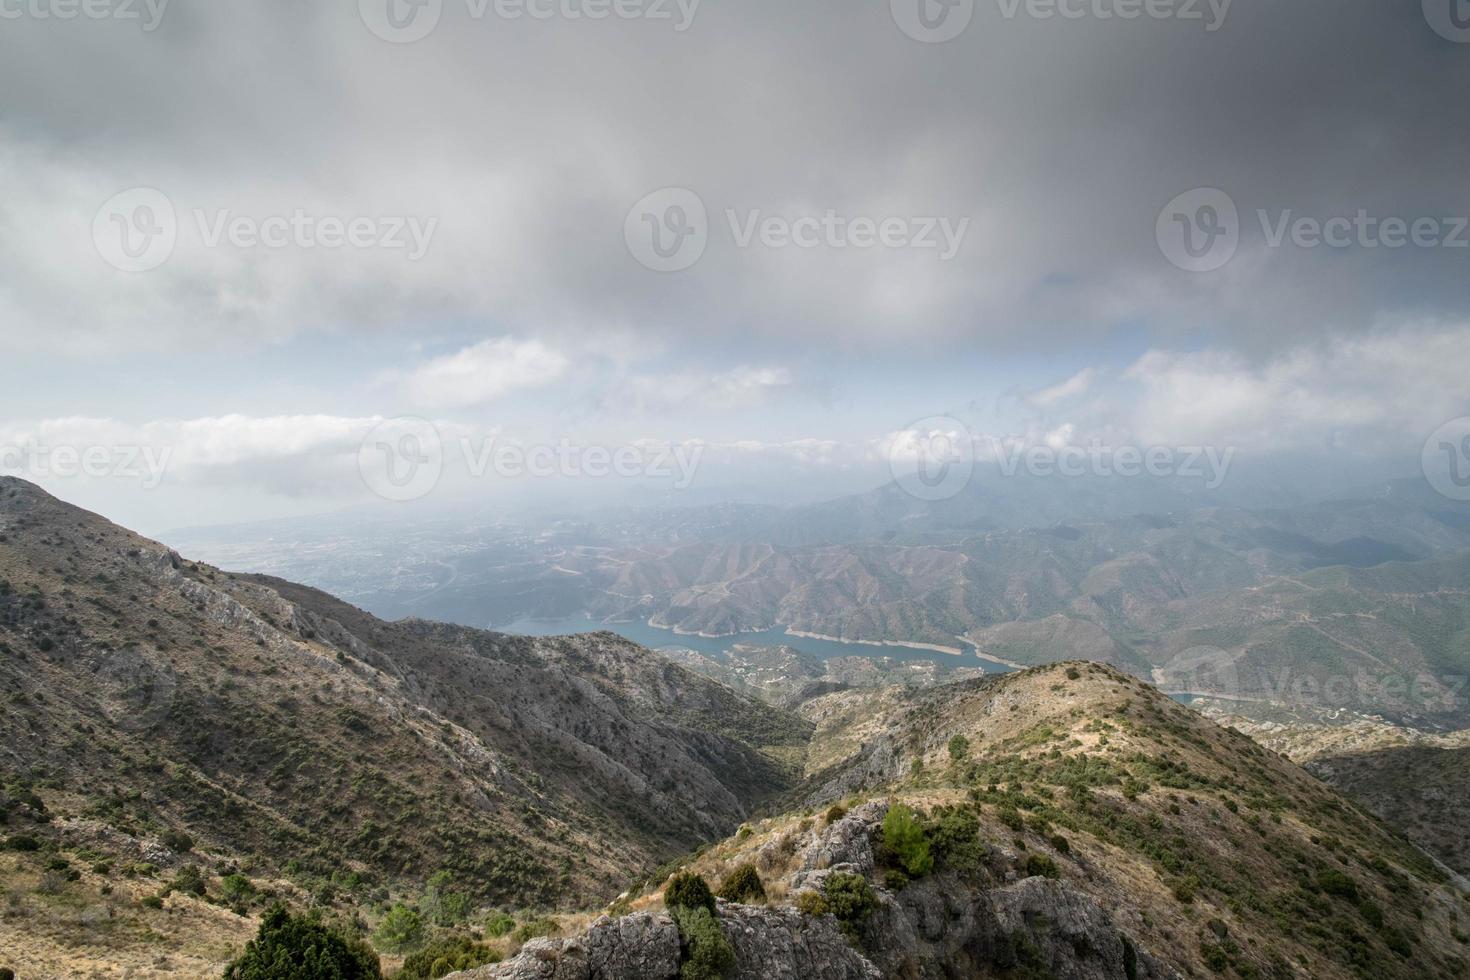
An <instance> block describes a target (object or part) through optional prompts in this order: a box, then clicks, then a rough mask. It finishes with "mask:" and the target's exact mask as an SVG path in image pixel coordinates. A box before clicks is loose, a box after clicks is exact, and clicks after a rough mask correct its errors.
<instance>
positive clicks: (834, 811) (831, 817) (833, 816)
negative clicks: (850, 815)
mask: <svg viewBox="0 0 1470 980" xmlns="http://www.w3.org/2000/svg"><path fill="white" fill-rule="evenodd" d="M845 816H847V808H846V807H844V806H842V804H840V803H834V804H832V808H831V809H830V810H828V811H827V822H828V823H829V824H832V823H836V822H837V821H839V820H841V819H842V818H843V817H845Z"/></svg>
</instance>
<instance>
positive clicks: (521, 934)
mask: <svg viewBox="0 0 1470 980" xmlns="http://www.w3.org/2000/svg"><path fill="white" fill-rule="evenodd" d="M560 930H561V926H560V925H559V924H558V923H557V921H556V920H555V919H532V920H530V921H529V922H523V923H521V927H520V928H519V929H517V930H516V931H515V932H513V933H511V934H510V938H511V939H513V940H515V941H516V942H518V943H523V942H525V941H526V940H528V939H536V938H539V937H541V936H550V935H553V934H554V933H556V932H559V931H560Z"/></svg>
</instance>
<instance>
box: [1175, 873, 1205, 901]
mask: <svg viewBox="0 0 1470 980" xmlns="http://www.w3.org/2000/svg"><path fill="white" fill-rule="evenodd" d="M1198 891H1199V878H1197V877H1195V876H1194V875H1189V876H1188V877H1186V878H1181V879H1179V880H1178V881H1176V882H1175V883H1174V897H1175V898H1177V899H1179V901H1181V902H1183V903H1184V904H1185V905H1188V904H1189V903H1190V902H1193V901H1194V896H1195V893H1196V892H1198Z"/></svg>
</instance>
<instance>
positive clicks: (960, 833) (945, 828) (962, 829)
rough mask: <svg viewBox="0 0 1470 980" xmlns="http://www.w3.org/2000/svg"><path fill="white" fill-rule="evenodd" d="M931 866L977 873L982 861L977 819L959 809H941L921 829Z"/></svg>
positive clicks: (970, 811) (973, 814) (981, 846)
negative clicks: (924, 828)
mask: <svg viewBox="0 0 1470 980" xmlns="http://www.w3.org/2000/svg"><path fill="white" fill-rule="evenodd" d="M925 833H926V834H927V835H928V838H929V850H930V853H931V854H932V855H933V856H934V863H935V864H936V865H937V866H938V867H939V868H940V869H941V870H945V871H978V870H979V869H980V865H981V863H982V862H983V861H984V860H985V853H986V851H985V845H984V844H983V843H981V841H980V820H979V818H978V817H976V816H975V813H974V811H972V810H969V809H966V808H963V807H941V808H940V809H938V810H937V811H935V814H934V817H933V818H932V819H931V820H930V821H929V826H928V827H927V829H926V830H925Z"/></svg>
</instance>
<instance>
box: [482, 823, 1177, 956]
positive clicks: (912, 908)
mask: <svg viewBox="0 0 1470 980" xmlns="http://www.w3.org/2000/svg"><path fill="white" fill-rule="evenodd" d="M887 809H888V805H887V804H886V803H884V802H882V801H873V802H869V803H865V804H863V805H862V806H859V807H856V808H854V809H853V810H852V812H850V813H848V814H847V815H845V816H843V817H842V818H841V819H839V820H835V821H833V822H832V823H831V824H829V825H827V826H826V827H824V828H821V829H819V830H808V831H806V832H805V833H803V834H800V835H793V834H787V835H783V836H782V837H780V838H777V839H776V840H774V841H772V842H771V843H770V845H768V847H770V848H772V849H773V854H775V853H784V854H792V855H794V856H795V860H794V861H793V862H792V863H793V864H794V865H795V870H794V871H792V872H791V873H790V874H789V875H788V876H787V877H786V885H787V889H788V892H789V893H790V894H791V895H796V894H798V893H800V892H803V891H816V892H820V891H821V890H822V886H823V884H824V882H825V881H826V880H827V878H828V877H830V876H831V875H834V874H838V873H848V874H858V875H862V876H864V877H867V878H870V879H871V878H872V877H873V875H874V872H875V867H876V863H875V860H874V854H873V843H872V841H873V835H874V833H875V832H876V831H877V829H878V827H879V826H880V825H881V824H882V822H883V817H884V814H885V813H886V812H887ZM759 853H760V852H757V854H758V855H759ZM995 854H996V856H997V857H998V859H999V860H1000V861H1001V863H1003V864H1007V865H1009V864H1011V863H1012V858H1008V857H1006V856H1005V855H1003V854H1001V853H1000V852H998V851H997V852H995ZM757 863H760V861H759V857H758V858H757ZM774 863H775V860H774V859H773V860H772V861H771V862H767V864H774ZM986 881H989V882H992V883H993V884H992V885H987V884H985V883H984V882H986ZM874 891H875V893H876V894H877V896H878V900H879V903H880V905H879V908H878V909H877V911H875V912H874V913H873V914H872V915H871V916H870V917H869V918H868V920H867V921H866V922H865V923H864V924H863V929H862V932H863V937H862V942H861V944H860V948H859V946H855V945H853V943H851V942H850V941H849V940H848V939H847V938H846V937H845V936H844V935H843V933H842V931H841V930H840V929H839V927H838V924H837V921H836V920H835V919H833V918H831V917H830V916H808V915H804V914H802V913H801V912H799V911H797V910H796V909H795V908H791V907H787V906H771V907H763V906H748V905H736V904H731V903H726V902H723V901H722V902H720V903H719V915H718V918H719V921H720V926H721V928H722V929H723V930H724V932H725V936H726V938H728V939H729V940H730V943H731V945H732V946H733V947H734V949H735V960H736V966H735V970H734V972H733V973H732V974H731V977H732V978H733V980H785V978H790V980H878V978H882V977H896V978H903V980H927V978H934V980H949V978H952V977H968V976H989V975H992V974H994V973H996V972H1003V971H1007V970H1020V971H1030V972H1031V973H1034V974H1036V975H1044V976H1050V977H1055V978H1057V980H1119V978H1127V980H1177V978H1178V977H1179V974H1178V973H1177V972H1176V971H1174V970H1173V969H1172V968H1170V967H1168V966H1166V965H1164V964H1162V963H1160V962H1159V961H1158V960H1156V959H1155V958H1154V957H1153V956H1152V955H1150V954H1149V953H1148V952H1147V951H1146V950H1143V949H1140V948H1139V946H1138V945H1137V943H1136V942H1135V941H1134V940H1133V939H1131V938H1130V937H1129V936H1127V935H1126V934H1124V933H1123V932H1122V931H1121V930H1119V929H1118V928H1117V927H1116V926H1115V925H1114V923H1113V920H1112V917H1111V916H1110V915H1109V914H1108V913H1107V911H1105V910H1104V909H1103V908H1102V907H1101V906H1100V905H1098V903H1097V902H1096V901H1094V900H1093V899H1092V898H1091V897H1089V896H1088V895H1086V894H1084V893H1082V892H1081V891H1078V890H1077V889H1075V888H1073V887H1071V886H1069V885H1067V884H1064V883H1063V882H1060V881H1055V880H1052V879H1048V878H1040V877H1031V878H1022V879H1016V878H1015V876H1014V874H1013V873H1012V874H1011V875H1010V876H1009V878H1006V877H1003V876H1001V875H998V874H986V875H982V877H981V878H976V877H962V876H959V875H954V874H934V875H930V876H927V877H925V878H922V879H919V880H917V881H912V882H909V883H908V884H907V885H906V886H905V887H903V888H902V889H900V890H898V891H893V890H890V889H888V888H885V887H883V886H882V885H881V884H879V883H874ZM680 955H681V949H680V940H679V934H678V930H677V928H676V927H675V926H674V924H673V922H672V921H671V920H670V919H669V918H668V916H666V915H657V916H654V915H650V914H649V913H646V912H640V913H637V914H634V915H630V916H626V917H624V918H622V919H609V918H602V919H599V920H598V921H597V922H596V923H594V924H593V926H592V927H591V929H589V930H588V932H587V933H585V934H584V935H582V936H578V937H575V938H572V939H561V940H537V941H535V942H532V943H528V944H527V945H526V947H525V948H524V949H523V950H522V951H521V953H520V955H518V956H517V957H516V958H515V959H513V960H510V961H509V962H507V963H503V964H500V965H498V966H494V967H486V968H484V969H482V970H480V971H477V972H473V973H470V974H464V975H462V976H464V977H476V978H485V980H489V978H494V980H658V978H669V980H672V978H675V977H677V976H678V974H679V965H680Z"/></svg>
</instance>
